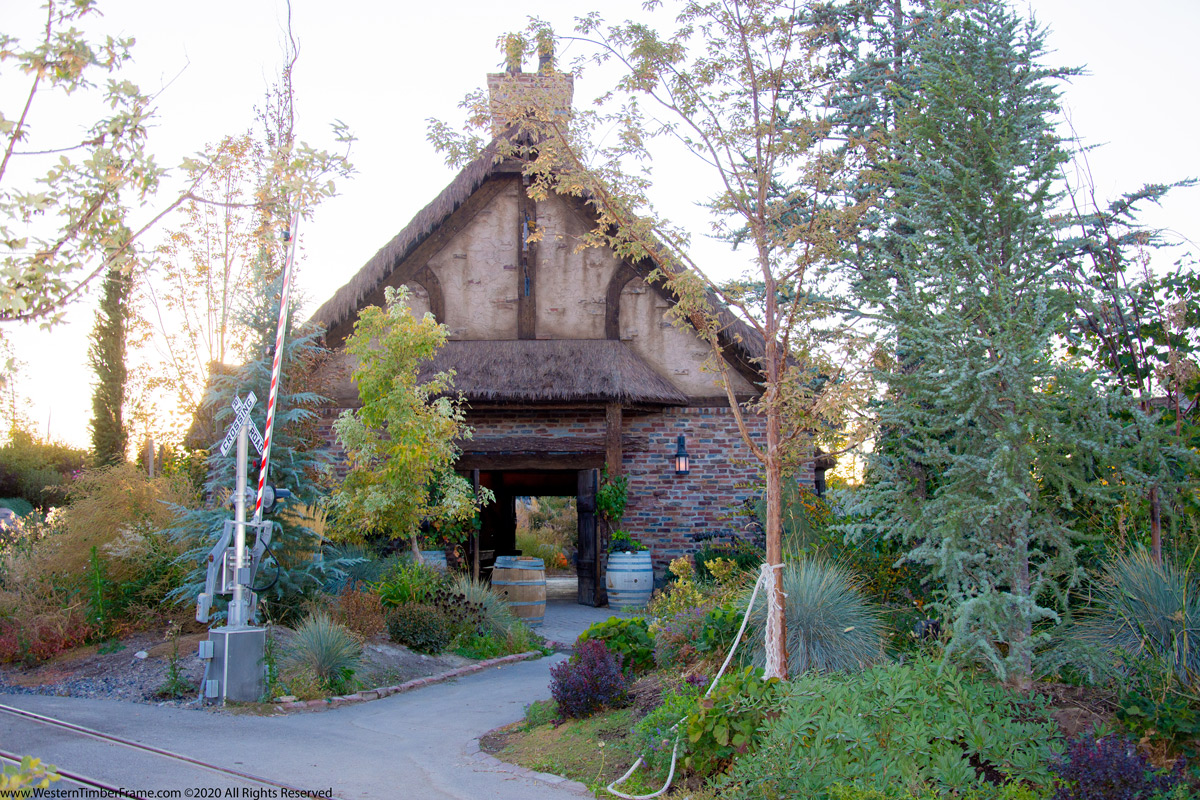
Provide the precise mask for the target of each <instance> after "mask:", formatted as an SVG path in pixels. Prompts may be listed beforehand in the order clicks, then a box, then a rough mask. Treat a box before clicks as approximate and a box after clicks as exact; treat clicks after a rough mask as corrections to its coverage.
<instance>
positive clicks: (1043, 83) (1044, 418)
mask: <svg viewBox="0 0 1200 800" xmlns="http://www.w3.org/2000/svg"><path fill="white" fill-rule="evenodd" d="M1043 40H1044V33H1043V32H1042V31H1041V30H1039V29H1038V28H1037V27H1036V25H1035V24H1034V23H1033V22H1032V21H1027V20H1023V19H1020V18H1018V17H1017V16H1016V15H1015V14H1014V13H1012V12H1011V11H1010V10H1009V8H1008V7H1007V5H1006V3H1005V2H1003V1H1002V0H980V1H979V2H974V3H964V4H956V5H954V6H952V7H946V8H945V10H944V11H943V12H942V14H941V16H940V17H938V16H931V17H929V18H927V19H926V20H925V22H924V25H923V26H922V31H921V35H920V36H914V37H913V38H912V39H911V40H910V41H909V47H910V52H909V54H908V59H909V60H908V67H909V68H910V69H911V70H912V72H911V75H910V76H909V80H906V81H905V83H906V84H908V85H909V86H910V87H912V88H910V89H908V90H906V92H905V96H904V97H903V102H901V103H897V104H895V105H894V109H895V111H896V121H895V127H894V130H893V131H892V132H891V137H892V138H891V141H892V147H891V148H889V149H890V154H891V155H892V158H893V160H892V161H890V162H889V163H888V164H886V165H884V166H883V167H881V169H882V170H883V173H882V174H881V176H880V180H881V181H882V182H883V183H884V184H885V185H886V187H887V191H886V196H887V198H888V202H887V204H886V206H885V211H886V214H887V215H889V216H890V219H888V220H887V221H886V224H883V225H881V226H880V227H879V228H878V231H877V236H878V239H877V240H876V241H875V242H873V243H872V244H873V246H872V247H871V248H869V254H870V257H871V259H872V261H873V263H872V264H871V268H870V270H868V271H866V272H859V273H858V275H859V276H860V277H861V276H863V275H864V274H865V275H866V276H867V277H868V279H867V280H865V281H861V282H860V284H859V290H860V301H861V303H862V304H863V305H864V306H867V307H870V308H871V309H872V310H873V311H874V313H876V314H877V315H878V319H879V320H880V321H881V323H882V325H883V330H884V331H885V332H886V334H887V335H888V336H889V337H890V340H891V349H892V352H893V353H894V358H893V359H892V363H891V364H889V365H888V366H887V368H886V369H884V370H883V371H882V372H881V375H880V377H881V379H882V380H883V382H884V383H885V385H886V387H887V396H886V399H885V401H884V402H883V404H882V405H881V408H880V415H879V417H880V419H879V421H880V425H881V430H882V434H881V436H880V438H879V446H878V447H877V449H876V452H875V453H873V454H872V456H871V457H870V460H869V464H868V481H867V484H866V486H865V487H864V489H863V491H861V492H860V493H858V494H857V496H856V499H855V500H854V505H855V508H854V510H855V511H857V512H858V513H859V514H860V515H861V519H863V520H865V521H864V522H861V523H860V524H857V525H856V526H855V527H854V529H853V530H852V532H857V533H859V534H864V533H871V534H880V533H881V534H883V535H886V536H892V537H898V538H900V539H901V540H902V541H904V542H905V543H906V545H907V547H908V549H909V552H908V556H907V558H909V559H910V560H913V561H918V562H924V563H927V564H929V565H931V566H932V567H933V568H934V569H935V571H936V572H937V573H938V574H939V576H940V577H941V579H942V580H943V581H944V586H945V589H944V593H943V595H942V596H941V597H940V606H941V610H942V613H943V614H944V615H945V616H946V617H947V618H948V619H949V620H950V621H951V622H952V623H953V624H952V633H951V638H950V643H949V647H948V652H949V653H951V654H957V655H959V656H961V657H966V658H971V659H975V660H979V661H981V662H983V663H984V664H986V665H988V666H989V667H990V668H991V669H992V670H993V671H994V672H995V673H996V674H997V675H998V676H999V677H1001V678H1002V679H1006V680H1008V681H1009V682H1010V683H1012V684H1013V685H1015V686H1018V687H1022V688H1027V687H1028V686H1029V684H1030V682H1031V679H1032V660H1033V655H1034V652H1035V649H1036V647H1037V645H1038V643H1039V641H1040V640H1041V639H1042V638H1043V637H1044V634H1043V633H1041V632H1040V627H1041V626H1040V625H1039V623H1044V622H1046V621H1053V620H1056V619H1057V613H1056V611H1055V608H1054V606H1055V603H1054V600H1055V598H1056V597H1060V596H1061V594H1062V592H1063V591H1065V589H1066V588H1068V587H1069V586H1070V585H1072V583H1073V582H1074V581H1075V580H1077V577H1078V572H1079V570H1078V567H1077V565H1076V562H1075V548H1076V544H1075V541H1074V534H1073V532H1072V530H1071V528H1070V526H1069V520H1068V519H1067V518H1066V516H1067V514H1069V512H1070V509H1071V507H1072V504H1073V502H1075V500H1077V499H1078V498H1079V497H1080V496H1081V495H1083V494H1087V493H1094V492H1097V491H1103V490H1104V486H1103V483H1102V482H1101V481H1099V480H1097V475H1098V474H1100V470H1101V469H1102V468H1103V465H1105V464H1108V463H1111V458H1112V452H1111V451H1112V448H1113V447H1115V446H1117V445H1119V443H1120V442H1121V440H1122V438H1123V436H1124V434H1123V432H1122V431H1121V430H1120V428H1119V426H1118V425H1117V424H1116V423H1115V422H1114V415H1113V414H1112V413H1110V409H1109V407H1108V404H1107V400H1106V397H1105V396H1104V394H1103V393H1102V392H1101V391H1099V390H1098V389H1097V386H1096V383H1095V381H1094V380H1093V376H1091V375H1089V374H1088V373H1086V372H1083V371H1080V370H1078V369H1076V368H1074V367H1072V366H1069V365H1067V364H1065V363H1064V362H1063V361H1062V359H1060V358H1059V357H1058V353H1057V352H1056V350H1057V348H1059V347H1060V345H1061V341H1062V340H1061V338H1060V337H1061V335H1062V334H1063V333H1065V331H1066V330H1067V327H1068V320H1069V312H1070V298H1069V296H1068V295H1067V294H1066V293H1064V292H1062V291H1061V290H1060V289H1059V288H1057V287H1058V286H1059V285H1060V278H1061V271H1062V270H1063V269H1064V268H1065V266H1066V261H1067V258H1066V255H1067V254H1066V251H1065V249H1064V248H1063V247H1062V246H1061V244H1060V241H1059V238H1060V232H1061V226H1062V222H1061V219H1062V218H1061V217H1060V216H1059V215H1058V214H1057V213H1056V211H1057V208H1058V204H1059V202H1060V199H1061V193H1060V168H1061V166H1062V165H1063V164H1064V162H1066V161H1067V159H1068V154H1067V152H1066V150H1065V149H1064V147H1063V145H1062V143H1061V141H1060V139H1059V137H1058V136H1057V134H1056V133H1055V123H1056V117H1057V114H1058V112H1059V105H1058V95H1057V92H1056V89H1055V83H1056V82H1057V81H1058V80H1059V79H1061V78H1063V77H1065V76H1066V75H1067V74H1069V73H1068V72H1067V71H1063V70H1053V69H1049V68H1046V67H1045V66H1043V65H1042V63H1041V60H1042V58H1043V55H1044V49H1043ZM902 91H904V90H903V89H902ZM885 288H886V291H885V290H884V289H885Z"/></svg>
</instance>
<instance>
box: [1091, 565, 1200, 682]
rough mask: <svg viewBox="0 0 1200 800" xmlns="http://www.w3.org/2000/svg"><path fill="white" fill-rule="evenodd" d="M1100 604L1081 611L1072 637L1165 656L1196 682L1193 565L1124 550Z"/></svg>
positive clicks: (1199, 656) (1199, 658)
mask: <svg viewBox="0 0 1200 800" xmlns="http://www.w3.org/2000/svg"><path fill="white" fill-rule="evenodd" d="M1098 593H1099V597H1100V603H1099V606H1098V609H1097V610H1096V611H1093V612H1092V613H1090V614H1086V615H1081V619H1080V620H1079V622H1077V623H1076V625H1075V629H1074V631H1073V632H1072V638H1074V639H1077V640H1078V641H1080V642H1082V643H1084V644H1086V645H1090V646H1092V647H1093V648H1098V649H1100V650H1102V651H1105V652H1108V653H1113V654H1119V653H1123V654H1126V655H1128V656H1131V657H1133V658H1138V659H1142V658H1146V657H1149V658H1151V659H1155V660H1159V661H1162V662H1165V663H1167V664H1169V665H1170V666H1171V669H1172V671H1173V672H1174V674H1175V676H1176V678H1178V679H1179V681H1180V682H1181V683H1183V684H1184V685H1191V684H1193V683H1195V682H1197V679H1198V678H1200V629H1198V627H1197V626H1200V581H1197V579H1196V575H1195V573H1194V572H1193V571H1192V570H1191V569H1180V568H1179V567H1177V566H1175V565H1174V564H1172V563H1171V562H1170V561H1167V560H1164V561H1163V563H1162V564H1156V563H1154V560H1153V559H1152V558H1151V557H1150V554H1149V553H1146V552H1144V551H1139V552H1135V553H1132V554H1130V555H1126V556H1120V557H1118V558H1117V559H1116V560H1115V561H1113V562H1112V564H1110V565H1109V567H1108V570H1107V574H1106V575H1105V580H1104V581H1103V582H1102V583H1101V585H1100V588H1099V592H1098Z"/></svg>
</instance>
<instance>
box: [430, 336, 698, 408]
mask: <svg viewBox="0 0 1200 800" xmlns="http://www.w3.org/2000/svg"><path fill="white" fill-rule="evenodd" d="M450 369H453V370H454V371H455V376H454V388H455V390H456V391H459V392H462V394H463V395H464V396H465V397H466V398H467V400H468V401H470V402H475V403H573V402H578V403H609V402H617V403H623V404H632V403H644V404H654V405H687V402H688V398H687V396H686V395H684V394H683V393H681V392H680V391H679V390H678V389H676V388H675V387H674V386H673V385H672V384H671V383H670V381H668V380H666V379H665V378H663V377H662V376H661V375H659V374H658V373H657V372H655V371H654V370H653V369H651V367H650V366H649V365H648V364H647V363H646V362H645V361H643V360H642V359H640V358H638V356H637V355H636V354H635V353H634V352H633V351H632V350H631V349H629V347H628V346H626V345H625V344H624V343H623V342H619V341H614V340H612V339H516V340H503V341H491V340H489V341H466V342H462V341H455V342H446V344H445V346H443V347H442V348H441V349H440V350H438V352H437V355H436V356H434V358H433V361H432V362H430V363H429V365H428V366H426V367H425V371H427V372H435V371H436V372H440V371H443V370H450Z"/></svg>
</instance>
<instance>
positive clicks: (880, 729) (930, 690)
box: [722, 658, 1063, 800]
mask: <svg viewBox="0 0 1200 800" xmlns="http://www.w3.org/2000/svg"><path fill="white" fill-rule="evenodd" d="M1062 752H1063V743H1062V739H1061V737H1060V735H1059V733H1058V728H1057V726H1056V725H1055V724H1054V722H1053V721H1051V720H1050V719H1049V717H1048V714H1047V712H1046V702H1045V699H1044V698H1040V697H1033V698H1024V697H1020V696H1017V695H1015V694H1012V693H1010V692H1009V691H1008V690H1006V689H1004V688H1003V687H1001V686H999V685H997V684H994V683H990V682H983V681H981V680H978V679H976V678H974V677H972V676H971V675H969V674H967V673H964V672H961V671H959V670H958V669H957V668H955V667H954V666H952V665H949V664H945V665H943V664H939V663H937V662H935V661H933V660H932V659H929V658H920V659H917V660H914V661H912V662H909V663H906V664H892V665H886V666H877V667H874V668H872V669H868V670H865V671H863V672H857V673H829V674H818V673H807V674H804V675H801V676H799V677H797V678H796V679H795V680H793V681H792V683H791V684H790V685H789V687H788V694H787V696H786V698H785V700H784V702H783V703H782V706H781V713H780V714H779V715H778V716H777V717H776V718H774V719H772V720H771V721H770V722H769V723H768V724H767V726H766V731H765V736H764V738H763V740H762V743H761V745H760V746H759V749H758V751H757V753H756V754H755V755H754V756H753V757H751V758H741V759H738V760H737V762H735V764H734V766H733V768H732V769H731V771H730V773H729V776H728V777H727V779H726V780H725V783H724V786H723V789H722V796H723V797H732V798H752V797H753V798H761V797H771V798H777V800H834V798H838V799H839V800H841V799H842V798H847V797H858V796H861V797H864V798H866V797H873V796H882V797H884V798H888V799H889V800H890V799H891V798H901V797H904V798H907V797H909V796H915V797H925V796H928V795H934V796H942V795H941V794H940V793H957V794H956V795H954V796H959V797H971V796H974V797H978V798H980V800H992V799H994V798H1000V797H1008V798H1012V797H1013V795H1012V794H1011V793H1009V794H1005V792H1008V791H1009V790H1007V789H1005V788H1004V786H1003V784H1004V783H1012V782H1016V781H1020V782H1022V783H1025V784H1027V785H1028V786H1031V787H1034V788H1036V789H1038V790H1039V791H1046V790H1048V789H1049V788H1050V787H1051V786H1052V781H1053V778H1052V776H1051V773H1050V765H1051V764H1052V763H1053V761H1054V759H1055V758H1057V757H1058V756H1059V755H1061V753H1062ZM798 765H803V767H802V768H798ZM983 776H990V777H991V778H993V779H996V780H997V783H990V782H988V780H987V779H985V777H983ZM836 784H841V787H840V788H839V789H838V790H837V792H835V791H834V790H832V789H831V787H833V786H834V785H836ZM851 791H854V792H858V793H860V794H858V795H856V794H853V793H849V792H851ZM904 791H908V792H909V793H910V794H908V795H906V794H904V793H903V792H904ZM869 792H877V793H880V795H871V794H869ZM972 792H973V793H974V795H972V794H971V793H972ZM935 793H938V794H936V795H935Z"/></svg>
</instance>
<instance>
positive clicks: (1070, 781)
mask: <svg viewBox="0 0 1200 800" xmlns="http://www.w3.org/2000/svg"><path fill="white" fill-rule="evenodd" d="M1054 772H1055V774H1056V775H1057V776H1058V779H1059V781H1061V783H1060V785H1059V788H1058V791H1057V792H1055V794H1054V800H1151V798H1153V797H1155V796H1156V795H1159V796H1161V795H1162V794H1165V793H1167V792H1169V791H1171V789H1173V788H1174V787H1175V785H1176V784H1178V783H1179V782H1180V781H1182V780H1183V773H1182V764H1181V765H1180V766H1179V767H1178V768H1176V770H1175V771H1173V772H1160V771H1157V770H1155V769H1154V767H1153V766H1152V765H1151V764H1150V762H1148V761H1147V760H1146V759H1145V757H1143V756H1142V754H1141V753H1139V752H1138V750H1137V747H1136V746H1135V745H1134V744H1133V743H1132V742H1129V741H1126V740H1125V739H1123V738H1122V737H1120V736H1105V737H1104V738H1101V739H1093V738H1092V737H1091V736H1083V737H1080V738H1079V739H1076V740H1075V741H1073V742H1071V745H1070V747H1069V748H1068V750H1067V754H1066V756H1064V757H1063V760H1062V761H1061V762H1060V763H1059V764H1058V765H1057V767H1055V769H1054Z"/></svg>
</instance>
